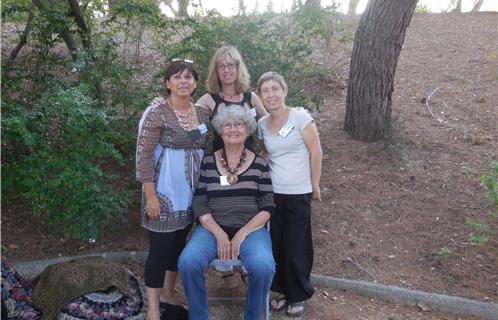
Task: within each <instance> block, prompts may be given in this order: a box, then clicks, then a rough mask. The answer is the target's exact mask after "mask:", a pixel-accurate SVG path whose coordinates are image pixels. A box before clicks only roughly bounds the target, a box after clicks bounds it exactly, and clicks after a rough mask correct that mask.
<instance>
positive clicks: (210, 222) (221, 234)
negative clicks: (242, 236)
mask: <svg viewBox="0 0 498 320" xmlns="http://www.w3.org/2000/svg"><path fill="white" fill-rule="evenodd" d="M199 223H200V224H201V225H202V226H203V227H204V228H206V229H207V230H208V231H209V232H211V233H212V234H213V236H214V237H215V238H216V247H217V251H218V259H220V260H221V261H225V260H227V259H231V256H230V240H229V239H228V235H227V234H226V232H225V231H223V229H222V228H221V227H220V225H219V224H218V223H217V222H216V221H215V220H214V218H213V216H212V215H211V214H210V213H206V214H203V215H201V216H200V217H199Z"/></svg>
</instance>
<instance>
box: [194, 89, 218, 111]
mask: <svg viewBox="0 0 498 320" xmlns="http://www.w3.org/2000/svg"><path fill="white" fill-rule="evenodd" d="M196 104H200V105H201V106H204V107H206V108H208V109H209V110H210V111H211V112H213V110H214V105H215V102H214V100H213V98H212V97H211V95H210V94H209V93H206V94H205V95H203V96H202V97H200V98H199V100H197V102H196Z"/></svg>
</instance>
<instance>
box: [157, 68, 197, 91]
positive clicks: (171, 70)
mask: <svg viewBox="0 0 498 320" xmlns="http://www.w3.org/2000/svg"><path fill="white" fill-rule="evenodd" d="M184 70H187V72H188V73H189V74H190V75H192V77H194V80H195V82H197V81H199V74H198V73H197V70H195V67H194V63H193V62H192V61H190V60H174V61H171V63H170V64H168V66H167V67H166V71H165V72H164V83H166V80H169V79H170V78H171V77H172V76H173V75H175V74H177V73H181V72H183V71H184ZM166 91H168V94H171V90H170V89H168V88H166ZM194 93H195V88H194V91H192V95H194Z"/></svg>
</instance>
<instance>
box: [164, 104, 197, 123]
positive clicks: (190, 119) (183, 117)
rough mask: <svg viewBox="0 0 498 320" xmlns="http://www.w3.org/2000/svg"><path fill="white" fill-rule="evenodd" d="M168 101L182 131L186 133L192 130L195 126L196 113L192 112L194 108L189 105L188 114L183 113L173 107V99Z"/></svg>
mask: <svg viewBox="0 0 498 320" xmlns="http://www.w3.org/2000/svg"><path fill="white" fill-rule="evenodd" d="M168 100H169V105H170V106H171V109H172V110H173V112H174V113H175V115H176V118H177V119H178V124H179V125H180V127H182V129H183V130H185V131H189V130H192V127H193V125H194V113H193V112H192V106H190V105H189V109H188V111H187V113H181V112H180V111H178V110H177V109H176V108H175V106H174V105H173V101H171V99H168Z"/></svg>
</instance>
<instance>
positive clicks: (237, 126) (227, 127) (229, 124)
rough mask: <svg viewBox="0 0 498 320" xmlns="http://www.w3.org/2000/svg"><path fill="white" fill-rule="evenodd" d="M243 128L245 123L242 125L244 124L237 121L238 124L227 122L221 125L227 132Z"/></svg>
mask: <svg viewBox="0 0 498 320" xmlns="http://www.w3.org/2000/svg"><path fill="white" fill-rule="evenodd" d="M245 126H246V125H245V123H244V122H240V121H238V122H234V123H231V122H227V123H225V124H223V125H222V126H221V127H222V128H223V129H227V130H229V129H232V128H235V129H242V128H244V127H245Z"/></svg>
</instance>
